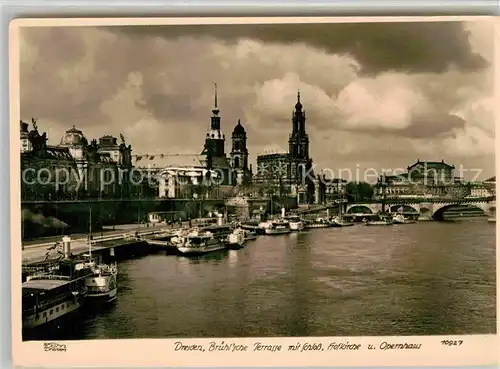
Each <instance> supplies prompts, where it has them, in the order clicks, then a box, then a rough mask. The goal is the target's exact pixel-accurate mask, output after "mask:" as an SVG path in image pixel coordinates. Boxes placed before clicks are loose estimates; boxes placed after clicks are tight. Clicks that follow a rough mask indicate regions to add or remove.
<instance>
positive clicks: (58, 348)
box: [43, 342, 66, 351]
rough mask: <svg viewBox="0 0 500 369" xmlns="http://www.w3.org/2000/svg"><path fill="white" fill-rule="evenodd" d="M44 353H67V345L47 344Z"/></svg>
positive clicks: (44, 345)
mask: <svg viewBox="0 0 500 369" xmlns="http://www.w3.org/2000/svg"><path fill="white" fill-rule="evenodd" d="M43 349H44V351H66V345H64V344H61V343H56V342H47V343H44V344H43Z"/></svg>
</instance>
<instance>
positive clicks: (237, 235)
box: [227, 228, 246, 249]
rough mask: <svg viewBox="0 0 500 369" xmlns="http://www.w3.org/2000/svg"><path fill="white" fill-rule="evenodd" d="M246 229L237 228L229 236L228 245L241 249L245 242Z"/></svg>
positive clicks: (231, 247)
mask: <svg viewBox="0 0 500 369" xmlns="http://www.w3.org/2000/svg"><path fill="white" fill-rule="evenodd" d="M245 232H246V231H245V230H244V229H241V228H236V229H235V230H234V231H233V232H232V233H230V234H229V235H228V236H227V245H228V248H230V249H241V248H242V247H243V244H244V243H245Z"/></svg>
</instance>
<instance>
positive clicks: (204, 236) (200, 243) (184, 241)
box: [172, 229, 226, 255]
mask: <svg viewBox="0 0 500 369" xmlns="http://www.w3.org/2000/svg"><path fill="white" fill-rule="evenodd" d="M172 244H173V245H174V246H175V247H176V248H177V250H178V251H179V252H180V253H181V254H184V255H195V254H206V253H209V252H214V251H219V250H223V249H225V248H226V246H225V242H224V241H223V239H221V238H219V237H214V234H213V233H212V232H208V231H200V230H197V229H192V230H191V231H190V232H189V233H187V234H181V235H178V236H175V237H173V238H172Z"/></svg>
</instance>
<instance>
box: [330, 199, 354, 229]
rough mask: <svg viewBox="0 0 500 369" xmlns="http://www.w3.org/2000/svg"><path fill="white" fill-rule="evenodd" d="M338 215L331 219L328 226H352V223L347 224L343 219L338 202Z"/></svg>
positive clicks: (340, 203) (340, 204)
mask: <svg viewBox="0 0 500 369" xmlns="http://www.w3.org/2000/svg"><path fill="white" fill-rule="evenodd" d="M338 211H339V215H338V216H336V217H334V218H332V219H331V221H330V226H331V227H351V226H353V225H354V223H352V222H347V221H346V220H345V219H344V215H343V213H342V202H339V209H338Z"/></svg>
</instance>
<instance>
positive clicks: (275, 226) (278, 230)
mask: <svg viewBox="0 0 500 369" xmlns="http://www.w3.org/2000/svg"><path fill="white" fill-rule="evenodd" d="M265 231H266V234H267V235H278V234H287V233H290V232H291V230H290V225H289V223H288V222H287V221H286V220H284V219H276V220H273V221H270V222H269V223H268V226H267V227H266V228H265Z"/></svg>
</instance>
